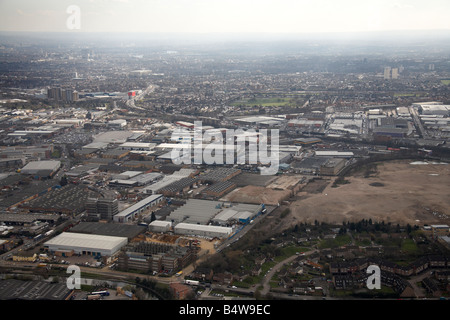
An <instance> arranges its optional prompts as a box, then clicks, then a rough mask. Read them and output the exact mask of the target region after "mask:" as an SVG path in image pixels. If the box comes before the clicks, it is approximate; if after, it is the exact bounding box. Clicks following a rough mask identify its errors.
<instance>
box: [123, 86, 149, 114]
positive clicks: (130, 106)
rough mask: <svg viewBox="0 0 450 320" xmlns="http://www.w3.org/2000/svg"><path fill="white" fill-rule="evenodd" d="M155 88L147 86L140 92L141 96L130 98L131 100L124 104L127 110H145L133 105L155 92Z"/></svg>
mask: <svg viewBox="0 0 450 320" xmlns="http://www.w3.org/2000/svg"><path fill="white" fill-rule="evenodd" d="M155 89H156V86H155V85H152V84H151V85H149V86H148V87H147V88H146V89H145V90H143V91H142V93H141V94H139V95H137V96H136V97H134V98H132V99H127V101H126V102H125V104H126V105H127V107H129V108H133V109H138V110H146V109H144V108H141V107H138V106H136V104H135V103H134V102H135V101H138V100H141V99H142V98H144V97H145V96H146V95H148V94H150V93H152V92H153V91H155Z"/></svg>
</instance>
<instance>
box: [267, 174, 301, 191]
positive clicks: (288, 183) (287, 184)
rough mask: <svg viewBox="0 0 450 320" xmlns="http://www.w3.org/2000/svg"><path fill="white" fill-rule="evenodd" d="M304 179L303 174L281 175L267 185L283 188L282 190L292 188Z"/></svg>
mask: <svg viewBox="0 0 450 320" xmlns="http://www.w3.org/2000/svg"><path fill="white" fill-rule="evenodd" d="M303 180H304V178H303V176H301V175H295V176H286V175H283V176H280V177H279V178H278V179H276V180H275V181H272V182H271V183H270V184H268V185H267V188H271V189H282V190H290V189H292V188H293V187H295V186H296V185H297V184H299V183H301V182H302V181H303Z"/></svg>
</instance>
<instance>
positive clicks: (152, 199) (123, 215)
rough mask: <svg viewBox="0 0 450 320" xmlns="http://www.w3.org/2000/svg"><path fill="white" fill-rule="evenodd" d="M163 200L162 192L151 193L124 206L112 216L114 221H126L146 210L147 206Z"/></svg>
mask: <svg viewBox="0 0 450 320" xmlns="http://www.w3.org/2000/svg"><path fill="white" fill-rule="evenodd" d="M163 200H164V196H163V195H162V194H152V195H151V196H149V197H147V198H145V199H143V200H141V201H139V202H137V203H135V204H134V205H132V206H130V207H128V208H126V209H125V210H123V211H121V212H119V213H118V214H116V215H115V216H114V221H115V222H128V221H130V220H131V219H133V218H136V217H137V215H138V214H140V213H141V212H143V211H144V210H147V209H148V208H150V207H152V206H154V205H156V204H158V203H160V202H161V201H163Z"/></svg>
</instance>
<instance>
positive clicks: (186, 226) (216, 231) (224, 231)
mask: <svg viewBox="0 0 450 320" xmlns="http://www.w3.org/2000/svg"><path fill="white" fill-rule="evenodd" d="M173 230H174V233H175V234H181V235H189V236H201V237H208V238H226V237H228V236H229V235H230V234H231V233H232V231H233V229H232V228H230V227H220V226H205V225H199V224H193V223H179V224H177V225H176V226H175V227H174V228H173Z"/></svg>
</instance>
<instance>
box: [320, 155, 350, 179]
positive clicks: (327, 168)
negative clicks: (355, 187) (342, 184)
mask: <svg viewBox="0 0 450 320" xmlns="http://www.w3.org/2000/svg"><path fill="white" fill-rule="evenodd" d="M344 167H345V160H344V159H339V158H331V159H328V161H327V162H325V163H324V164H323V165H321V166H320V174H321V175H322V176H335V175H337V174H338V173H339V172H340V171H341V170H342V169H343V168H344Z"/></svg>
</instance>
